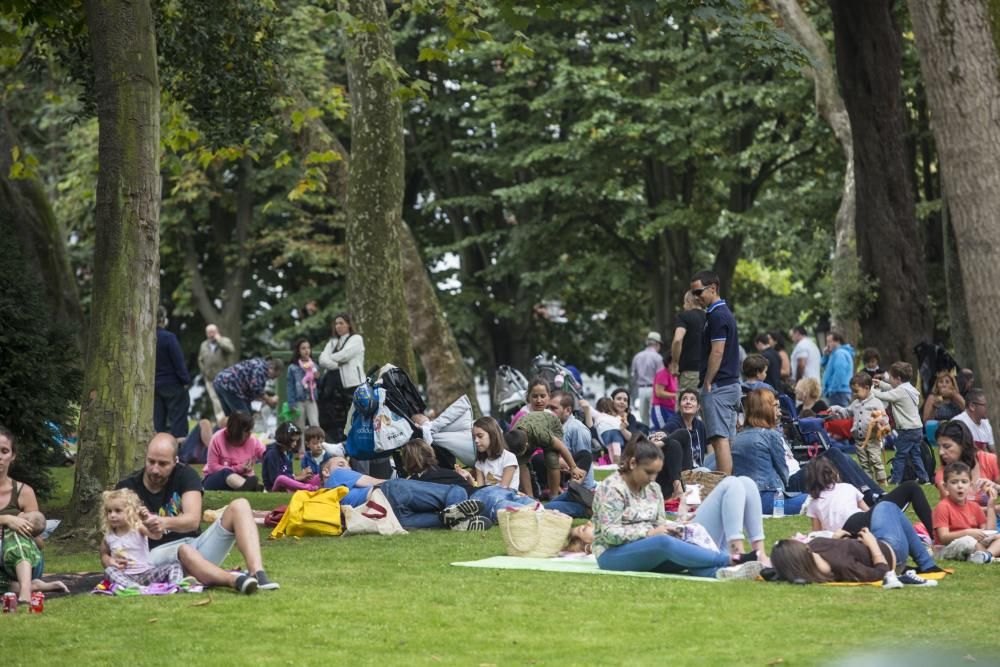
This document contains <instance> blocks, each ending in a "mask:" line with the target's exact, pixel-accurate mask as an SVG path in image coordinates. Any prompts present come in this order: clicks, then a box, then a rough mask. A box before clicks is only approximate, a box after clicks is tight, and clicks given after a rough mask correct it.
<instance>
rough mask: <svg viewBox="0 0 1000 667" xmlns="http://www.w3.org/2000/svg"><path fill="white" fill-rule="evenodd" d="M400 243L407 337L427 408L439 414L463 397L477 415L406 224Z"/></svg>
mask: <svg viewBox="0 0 1000 667" xmlns="http://www.w3.org/2000/svg"><path fill="white" fill-rule="evenodd" d="M401 241H402V245H403V276H404V278H405V281H404V288H405V291H406V305H407V308H408V310H409V313H410V335H411V336H412V337H413V345H414V347H416V348H417V351H418V353H419V354H420V363H421V365H422V366H423V367H424V371H426V373H427V405H428V406H429V407H431V408H433V409H434V410H436V411H437V412H441V410H443V409H445V408H446V407H448V406H449V405H450V404H451V402H452V401H454V400H455V399H456V398H458V397H459V396H461V395H462V394H466V395H467V396H468V397H469V400H470V401H472V407H473V410H474V411H475V413H476V414H480V409H479V401H478V399H477V398H476V384H475V382H474V381H473V379H472V373H471V372H470V371H469V367H468V366H467V365H466V363H465V360H464V359H462V353H461V351H460V350H459V349H458V343H456V342H455V336H454V334H452V332H451V327H450V326H448V320H446V319H445V316H444V311H443V310H442V309H441V304H440V303H438V299H437V292H436V291H435V290H434V286H433V285H432V284H431V281H430V278H429V277H428V275H427V270H426V269H425V268H424V262H423V259H422V258H421V257H420V250H419V249H418V248H417V241H416V239H415V238H414V237H413V232H412V230H410V228H409V226H408V225H403V227H402V239H401Z"/></svg>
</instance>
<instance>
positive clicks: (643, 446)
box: [618, 433, 663, 473]
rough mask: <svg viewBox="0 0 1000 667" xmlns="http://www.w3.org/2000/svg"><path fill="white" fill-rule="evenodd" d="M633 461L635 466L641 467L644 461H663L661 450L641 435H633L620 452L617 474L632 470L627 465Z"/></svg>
mask: <svg viewBox="0 0 1000 667" xmlns="http://www.w3.org/2000/svg"><path fill="white" fill-rule="evenodd" d="M632 459H635V464H636V465H641V464H642V463H644V462H646V461H652V460H654V459H659V460H661V461H662V460H663V450H662V449H660V448H659V447H657V446H656V445H654V444H653V443H652V442H651V441H650V440H649V438H647V437H646V436H645V435H643V434H642V433H636V434H635V435H633V436H632V437H631V438H630V439H629V441H628V444H627V445H625V449H624V450H623V451H622V456H621V462H620V463H619V465H618V472H619V473H626V472H628V471H629V470H632V468H633V466H630V465H629V461H631V460H632Z"/></svg>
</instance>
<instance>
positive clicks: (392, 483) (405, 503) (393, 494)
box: [379, 479, 468, 528]
mask: <svg viewBox="0 0 1000 667" xmlns="http://www.w3.org/2000/svg"><path fill="white" fill-rule="evenodd" d="M379 488H380V489H382V492H383V493H384V494H385V497H386V498H387V499H388V500H389V504H391V505H392V510H393V511H394V512H395V513H396V518H397V519H399V523H401V524H402V525H403V528H444V524H443V523H441V517H440V516H439V515H438V512H440V511H441V510H443V509H444V508H445V507H448V506H449V505H454V504H455V503H460V502H462V501H463V500H465V499H466V498H468V494H466V493H465V489H463V488H462V487H460V486H456V485H453V484H434V483H433V482H421V481H418V480H415V479H390V480H389V481H387V482H383V483H382V484H381V485H380V486H379Z"/></svg>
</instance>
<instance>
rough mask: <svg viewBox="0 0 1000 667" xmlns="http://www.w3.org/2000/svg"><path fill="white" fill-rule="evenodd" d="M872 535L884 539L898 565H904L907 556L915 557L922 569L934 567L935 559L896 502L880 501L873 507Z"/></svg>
mask: <svg viewBox="0 0 1000 667" xmlns="http://www.w3.org/2000/svg"><path fill="white" fill-rule="evenodd" d="M870 530H871V531H872V535H874V536H875V537H877V538H878V539H880V540H882V541H883V542H885V543H886V544H888V545H889V546H890V547H892V551H893V553H895V554H896V565H897V566H898V567H902V566H903V565H905V564H906V559H907V557H911V556H912V557H913V560H914V561H916V563H917V567H918V568H920V570H921V571H924V570H929V569H930V568H932V567H934V559H933V558H931V555H930V554H929V553H927V548H926V547H925V546H924V543H923V542H921V541H920V538H919V537H918V536H917V531H915V530H914V529H913V524H911V523H910V520H909V519H907V518H906V517H905V516H904V515H903V510H901V509H899V507H898V506H897V505H896V504H895V503H879V504H878V505H876V506H875V507H874V508H873V509H872V521H871V528H870Z"/></svg>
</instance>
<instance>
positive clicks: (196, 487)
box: [116, 433, 278, 594]
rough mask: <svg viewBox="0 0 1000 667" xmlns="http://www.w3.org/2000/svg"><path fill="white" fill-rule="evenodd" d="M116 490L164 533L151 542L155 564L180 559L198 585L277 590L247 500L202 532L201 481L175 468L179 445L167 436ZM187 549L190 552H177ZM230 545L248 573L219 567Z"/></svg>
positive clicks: (239, 501) (180, 466) (238, 502)
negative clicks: (126, 493)
mask: <svg viewBox="0 0 1000 667" xmlns="http://www.w3.org/2000/svg"><path fill="white" fill-rule="evenodd" d="M116 488H119V489H131V490H132V491H135V493H136V494H137V495H138V496H139V499H140V500H142V504H143V505H145V506H146V509H148V510H149V512H150V514H152V515H153V518H152V524H154V525H153V526H151V527H152V528H154V529H155V530H151V532H154V533H159V532H162V533H164V535H163V537H162V538H160V539H152V538H151V539H150V540H149V546H150V553H149V556H150V561H151V562H152V564H153V565H161V564H163V563H167V562H169V561H172V560H180V562H181V565H182V566H183V567H184V572H185V573H186V574H189V575H191V576H193V577H194V578H196V579H197V580H198V581H200V582H201V583H202V584H204V585H206V586H231V587H233V588H234V589H236V590H237V591H238V592H240V593H245V594H250V593H253V592H255V591H256V590H257V589H258V588H261V589H265V590H267V589H275V588H278V584H277V582H274V581H271V580H270V579H268V577H267V575H266V574H265V573H264V563H263V560H262V559H261V555H260V538H259V535H258V532H257V524H256V523H254V520H253V511H252V510H251V508H250V503H248V502H247V500H246V499H245V498H237V499H235V500H233V501H232V502H231V503H229V506H228V507H226V510H225V511H224V512H222V515H221V516H219V517H218V518H217V519H216V520H215V523H213V524H212V525H211V526H209V527H208V529H207V530H206V531H205V532H204V533H202V532H201V531H200V526H201V494H202V489H201V479H200V478H199V477H198V473H197V472H195V471H194V470H193V469H192V468H189V467H188V466H186V465H184V464H183V463H178V461H177V442H176V441H175V440H174V438H173V436H171V435H170V434H169V433H158V434H156V435H155V436H153V439H152V440H150V441H149V445H147V446H146V463H145V466H144V467H143V469H142V470H138V471H136V472H135V473H133V474H132V475H130V476H128V477H126V478H125V479H123V480H121V481H120V482H118V485H117V487H116ZM147 526H149V524H147ZM185 544H189V545H191V546H192V547H194V548H193V549H180V547H181V546H183V545H185ZM234 544H235V545H236V548H237V549H239V551H240V553H241V554H242V555H243V560H244V561H246V566H247V570H248V573H247V574H243V573H236V574H234V573H231V572H226V571H225V570H223V569H222V568H220V567H219V565H221V564H222V561H224V560H225V559H226V556H227V555H229V552H230V551H231V550H232V548H233V545H234Z"/></svg>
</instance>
